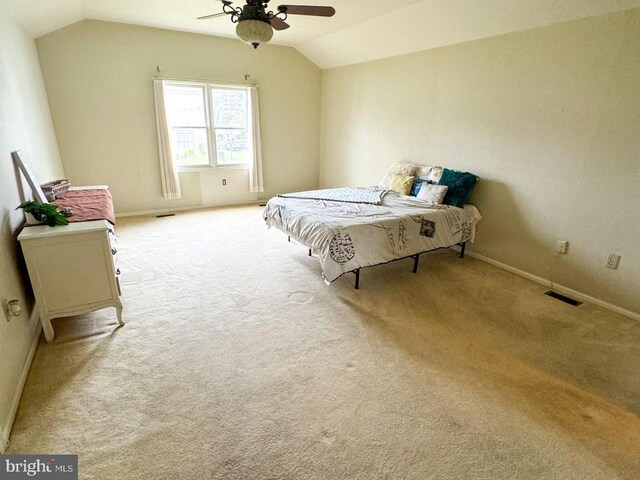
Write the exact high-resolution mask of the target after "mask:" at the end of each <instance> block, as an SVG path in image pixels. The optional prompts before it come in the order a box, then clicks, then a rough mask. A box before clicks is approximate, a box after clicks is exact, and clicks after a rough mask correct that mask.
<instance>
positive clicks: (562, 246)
mask: <svg viewBox="0 0 640 480" xmlns="http://www.w3.org/2000/svg"><path fill="white" fill-rule="evenodd" d="M568 247H569V242H567V241H566V240H558V246H557V247H556V252H558V253H563V254H564V253H567V248H568Z"/></svg>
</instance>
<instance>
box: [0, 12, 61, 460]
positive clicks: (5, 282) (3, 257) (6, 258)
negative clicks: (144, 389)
mask: <svg viewBox="0 0 640 480" xmlns="http://www.w3.org/2000/svg"><path fill="white" fill-rule="evenodd" d="M13 150H22V151H24V153H25V154H26V155H27V156H28V159H29V161H30V164H31V167H32V169H33V171H34V173H35V174H36V176H37V177H38V180H39V181H41V182H43V183H44V182H45V181H49V180H52V179H55V178H61V177H63V176H64V174H63V171H62V166H61V164H60V159H59V156H58V148H57V146H56V140H55V137H54V135H53V127H52V125H51V117H50V115H49V107H48V105H47V99H46V94H45V90H44V85H43V82H42V75H41V73H40V66H39V63H38V56H37V53H36V48H35V43H34V42H33V40H31V39H30V38H29V37H27V36H26V35H25V34H24V32H23V31H22V30H21V29H20V28H19V27H17V26H16V25H15V24H14V22H13V21H11V20H10V19H9V18H7V17H6V15H5V14H4V13H3V11H2V9H1V8H0V301H1V302H4V301H5V300H7V299H11V298H17V299H19V300H20V302H21V303H22V305H23V307H24V312H23V314H22V315H21V316H20V317H13V318H12V319H11V321H10V322H7V321H6V319H5V316H4V314H3V313H2V311H1V310H0V443H2V442H3V441H4V440H6V438H5V436H6V434H7V433H8V431H7V429H8V428H10V422H11V413H12V412H11V405H12V402H13V400H14V396H15V393H16V388H18V385H19V380H20V374H21V370H22V367H23V365H24V363H25V360H26V357H27V353H28V351H29V347H30V345H31V343H32V339H33V335H34V333H35V331H36V327H37V321H33V322H32V321H31V311H32V307H33V300H32V298H31V296H30V294H29V293H27V291H25V287H24V285H23V282H24V281H27V280H26V279H27V276H26V271H25V270H24V269H23V267H22V266H21V265H22V262H21V261H19V260H18V258H19V254H18V250H19V246H18V243H17V240H16V237H17V234H18V229H19V227H20V226H21V224H22V221H23V219H24V216H23V215H22V213H20V212H16V211H15V208H16V207H17V206H18V205H19V204H20V203H21V201H22V198H21V196H20V193H19V188H18V183H17V179H16V173H15V170H14V167H13V162H12V160H11V152H12V151H13ZM24 183H25V185H26V182H24ZM26 191H27V192H29V191H28V190H26ZM2 447H4V445H2V444H0V451H1V450H2Z"/></svg>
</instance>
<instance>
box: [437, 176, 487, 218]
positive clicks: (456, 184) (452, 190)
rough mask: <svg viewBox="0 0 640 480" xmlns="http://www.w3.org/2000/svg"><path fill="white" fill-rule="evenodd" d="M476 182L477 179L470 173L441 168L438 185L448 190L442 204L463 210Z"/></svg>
mask: <svg viewBox="0 0 640 480" xmlns="http://www.w3.org/2000/svg"><path fill="white" fill-rule="evenodd" d="M477 181H478V177H477V176H475V175H474V174H472V173H469V172H459V171H457V170H449V169H448V168H443V169H442V177H440V181H439V182H438V185H446V186H447V187H449V189H448V190H447V194H446V195H445V197H444V200H443V201H442V203H444V204H445V205H453V206H454V207H460V208H463V207H464V204H465V203H467V200H469V197H470V196H471V191H472V190H473V187H475V186H476V182H477Z"/></svg>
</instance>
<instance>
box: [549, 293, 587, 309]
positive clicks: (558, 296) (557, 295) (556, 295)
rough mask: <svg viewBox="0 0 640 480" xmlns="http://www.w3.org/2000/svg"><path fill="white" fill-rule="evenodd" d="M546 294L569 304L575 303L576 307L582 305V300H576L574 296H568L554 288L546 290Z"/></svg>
mask: <svg viewBox="0 0 640 480" xmlns="http://www.w3.org/2000/svg"><path fill="white" fill-rule="evenodd" d="M544 294H545V295H549V296H550V297H552V298H555V299H556V300H560V301H561V302H564V303H568V304H569V305H573V306H574V307H579V306H580V305H582V302H579V301H577V300H574V299H573V298H570V297H567V296H566V295H562V294H561V293H558V292H554V291H553V290H549V291H548V292H544Z"/></svg>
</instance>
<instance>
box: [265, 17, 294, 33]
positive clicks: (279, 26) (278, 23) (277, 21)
mask: <svg viewBox="0 0 640 480" xmlns="http://www.w3.org/2000/svg"><path fill="white" fill-rule="evenodd" d="M269 22H271V26H272V27H273V29H274V30H286V29H287V28H289V27H290V26H291V25H289V24H288V23H287V22H285V21H284V20H282V19H281V18H279V17H273V18H271V19H270V20H269Z"/></svg>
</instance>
